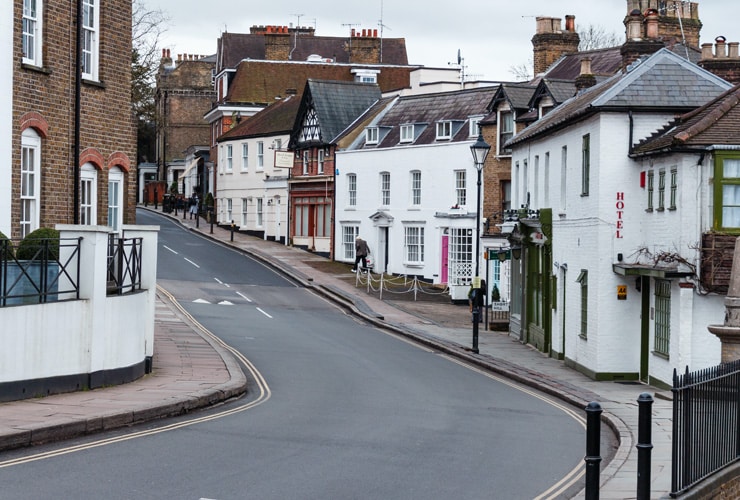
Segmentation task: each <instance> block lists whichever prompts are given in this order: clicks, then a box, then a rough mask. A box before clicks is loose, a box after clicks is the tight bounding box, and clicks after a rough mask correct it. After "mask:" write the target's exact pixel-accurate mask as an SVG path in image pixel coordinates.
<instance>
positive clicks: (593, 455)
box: [584, 402, 602, 500]
mask: <svg viewBox="0 0 740 500" xmlns="http://www.w3.org/2000/svg"><path fill="white" fill-rule="evenodd" d="M601 412H602V409H601V405H600V404H599V403H596V402H591V403H589V404H588V406H586V458H584V461H585V462H586V500H598V498H599V472H600V466H601Z"/></svg>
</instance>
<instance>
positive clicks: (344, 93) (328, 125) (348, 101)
mask: <svg viewBox="0 0 740 500" xmlns="http://www.w3.org/2000/svg"><path fill="white" fill-rule="evenodd" d="M380 97H381V94H380V87H378V86H377V85H376V84H374V83H373V84H369V83H358V82H344V81H327V80H313V79H309V80H308V81H307V82H306V88H305V90H304V92H303V98H302V101H301V106H300V109H299V111H298V114H297V116H296V121H295V125H294V127H293V137H291V147H294V146H295V137H296V134H297V131H298V130H299V128H300V126H301V125H302V123H303V117H304V116H305V115H306V112H307V111H308V109H309V108H311V107H312V108H313V109H314V110H315V111H316V115H317V117H318V121H319V127H320V133H321V142H322V143H324V144H333V143H334V142H335V140H336V138H337V137H338V136H339V135H340V134H341V133H342V132H343V131H344V129H346V128H347V127H348V126H349V125H350V124H352V123H353V122H354V121H355V120H356V119H357V118H358V117H359V116H360V115H362V114H363V113H364V112H365V111H366V110H367V109H368V108H369V107H370V106H372V105H373V104H374V103H375V102H376V101H377V100H378V99H380Z"/></svg>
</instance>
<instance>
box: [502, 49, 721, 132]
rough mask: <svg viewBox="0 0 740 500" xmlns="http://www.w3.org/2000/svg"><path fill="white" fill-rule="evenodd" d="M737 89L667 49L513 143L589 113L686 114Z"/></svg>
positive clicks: (564, 107)
mask: <svg viewBox="0 0 740 500" xmlns="http://www.w3.org/2000/svg"><path fill="white" fill-rule="evenodd" d="M731 86H732V85H731V84H730V83H728V82H726V81H725V80H723V79H722V78H719V77H718V76H716V75H714V74H712V73H710V72H708V71H705V70H703V69H702V68H700V67H699V66H697V65H695V64H693V63H691V62H689V61H686V60H685V59H682V58H681V57H679V56H677V55H676V54H674V53H673V52H671V51H669V50H668V49H661V50H659V51H658V52H656V53H655V54H653V55H652V56H650V57H649V58H647V59H646V60H644V61H642V62H640V63H638V64H633V65H632V66H631V67H630V68H629V69H628V71H627V72H626V73H618V74H616V75H614V76H613V77H612V78H609V79H608V80H606V81H604V82H601V83H598V84H596V85H595V86H594V87H591V88H589V89H586V90H584V91H582V92H581V93H580V94H578V95H577V96H575V97H573V98H571V99H569V100H568V101H566V102H564V103H563V104H562V105H560V106H559V107H557V108H555V109H554V110H553V111H551V112H550V113H548V114H547V115H545V116H544V117H543V118H542V119H540V120H538V121H537V122H535V123H534V124H532V125H531V126H529V127H527V128H526V129H524V130H523V131H522V132H520V133H519V134H517V135H516V136H514V137H513V138H512V139H511V140H510V141H509V142H508V143H507V144H508V145H513V144H517V143H520V142H523V141H526V140H528V139H530V138H532V137H535V136H537V135H540V134H543V133H545V132H547V131H549V130H554V129H557V128H560V127H562V126H565V125H566V124H567V123H570V122H572V121H575V120H577V119H580V118H583V117H584V116H587V115H589V114H593V113H597V112H600V111H608V110H610V109H611V110H622V109H632V110H646V111H647V110H658V111H675V112H685V111H688V110H690V109H693V108H696V107H698V106H701V105H703V104H704V103H706V102H707V101H709V100H711V99H713V98H715V97H717V96H718V95H719V94H721V93H722V92H723V91H725V90H727V89H728V88H730V87H731Z"/></svg>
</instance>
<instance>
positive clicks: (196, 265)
mask: <svg viewBox="0 0 740 500" xmlns="http://www.w3.org/2000/svg"><path fill="white" fill-rule="evenodd" d="M183 259H185V260H186V261H188V262H190V263H191V264H192V265H194V266H195V267H197V268H198V269H200V266H199V265H198V264H196V263H195V262H193V261H192V260H190V259H188V258H187V257H183Z"/></svg>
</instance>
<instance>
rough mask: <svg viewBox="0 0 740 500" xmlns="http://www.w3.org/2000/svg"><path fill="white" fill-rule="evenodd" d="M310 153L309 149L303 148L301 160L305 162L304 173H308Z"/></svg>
mask: <svg viewBox="0 0 740 500" xmlns="http://www.w3.org/2000/svg"><path fill="white" fill-rule="evenodd" d="M308 153H309V152H308V149H304V150H303V155H302V156H303V158H302V159H301V161H302V162H303V175H308V163H309V162H308V160H309V158H308Z"/></svg>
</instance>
